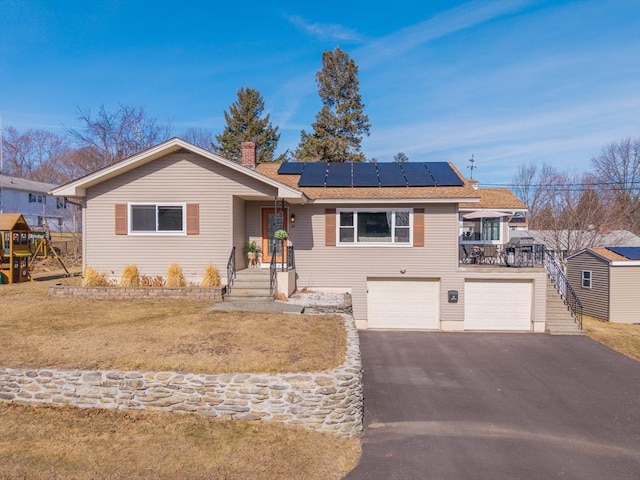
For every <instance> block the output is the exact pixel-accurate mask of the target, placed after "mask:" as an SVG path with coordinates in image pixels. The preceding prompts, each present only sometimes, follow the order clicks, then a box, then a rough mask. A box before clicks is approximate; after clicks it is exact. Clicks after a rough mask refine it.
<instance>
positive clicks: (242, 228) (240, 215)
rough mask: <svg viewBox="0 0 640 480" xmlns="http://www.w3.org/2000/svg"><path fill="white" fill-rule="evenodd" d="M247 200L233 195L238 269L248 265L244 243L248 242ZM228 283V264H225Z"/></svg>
mask: <svg viewBox="0 0 640 480" xmlns="http://www.w3.org/2000/svg"><path fill="white" fill-rule="evenodd" d="M245 209H246V207H245V201H244V200H243V199H241V198H239V197H233V244H234V245H235V246H236V256H235V259H236V269H238V270H240V269H243V268H246V267H247V259H246V257H245V255H244V245H245V243H246V242H247V238H248V237H247V234H246V221H245V220H246V217H245ZM224 268H225V272H224V274H223V275H224V277H225V283H226V276H227V275H226V264H225V265H224Z"/></svg>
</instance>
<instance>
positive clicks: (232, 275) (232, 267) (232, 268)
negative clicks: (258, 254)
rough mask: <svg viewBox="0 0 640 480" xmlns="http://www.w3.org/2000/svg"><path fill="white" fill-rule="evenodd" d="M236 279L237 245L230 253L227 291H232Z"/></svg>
mask: <svg viewBox="0 0 640 480" xmlns="http://www.w3.org/2000/svg"><path fill="white" fill-rule="evenodd" d="M235 279H236V247H235V246H234V247H232V248H231V255H229V260H228V261H227V287H226V293H230V292H231V285H233V281H234V280H235Z"/></svg>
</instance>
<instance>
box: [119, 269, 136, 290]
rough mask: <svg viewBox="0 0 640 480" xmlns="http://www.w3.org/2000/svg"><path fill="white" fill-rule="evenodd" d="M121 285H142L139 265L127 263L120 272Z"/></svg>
mask: <svg viewBox="0 0 640 480" xmlns="http://www.w3.org/2000/svg"><path fill="white" fill-rule="evenodd" d="M119 285H120V286H121V287H139V286H140V274H139V273H138V267H136V266H135V265H127V266H125V267H124V269H123V270H122V273H121V274H120V283H119Z"/></svg>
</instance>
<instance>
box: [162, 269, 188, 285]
mask: <svg viewBox="0 0 640 480" xmlns="http://www.w3.org/2000/svg"><path fill="white" fill-rule="evenodd" d="M165 286H167V287H173V288H175V287H186V286H187V280H186V279H185V278H184V274H183V273H182V267H181V266H180V265H177V264H175V263H174V264H171V265H169V268H168V269H167V282H166V284H165Z"/></svg>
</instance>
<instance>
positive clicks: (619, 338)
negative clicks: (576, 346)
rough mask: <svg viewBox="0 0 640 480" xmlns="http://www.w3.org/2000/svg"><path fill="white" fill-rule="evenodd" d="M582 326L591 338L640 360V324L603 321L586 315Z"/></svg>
mask: <svg viewBox="0 0 640 480" xmlns="http://www.w3.org/2000/svg"><path fill="white" fill-rule="evenodd" d="M582 327H583V328H584V332H585V333H586V334H587V336H588V337H589V338H592V339H594V340H595V341H596V342H600V343H602V344H603V345H606V346H607V347H609V348H611V349H612V350H615V351H616V352H619V353H622V354H623V355H626V356H627V357H631V358H633V359H635V360H638V361H640V325H633V324H628V323H611V322H603V321H600V320H598V319H596V318H593V317H589V316H586V315H585V316H583V318H582Z"/></svg>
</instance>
